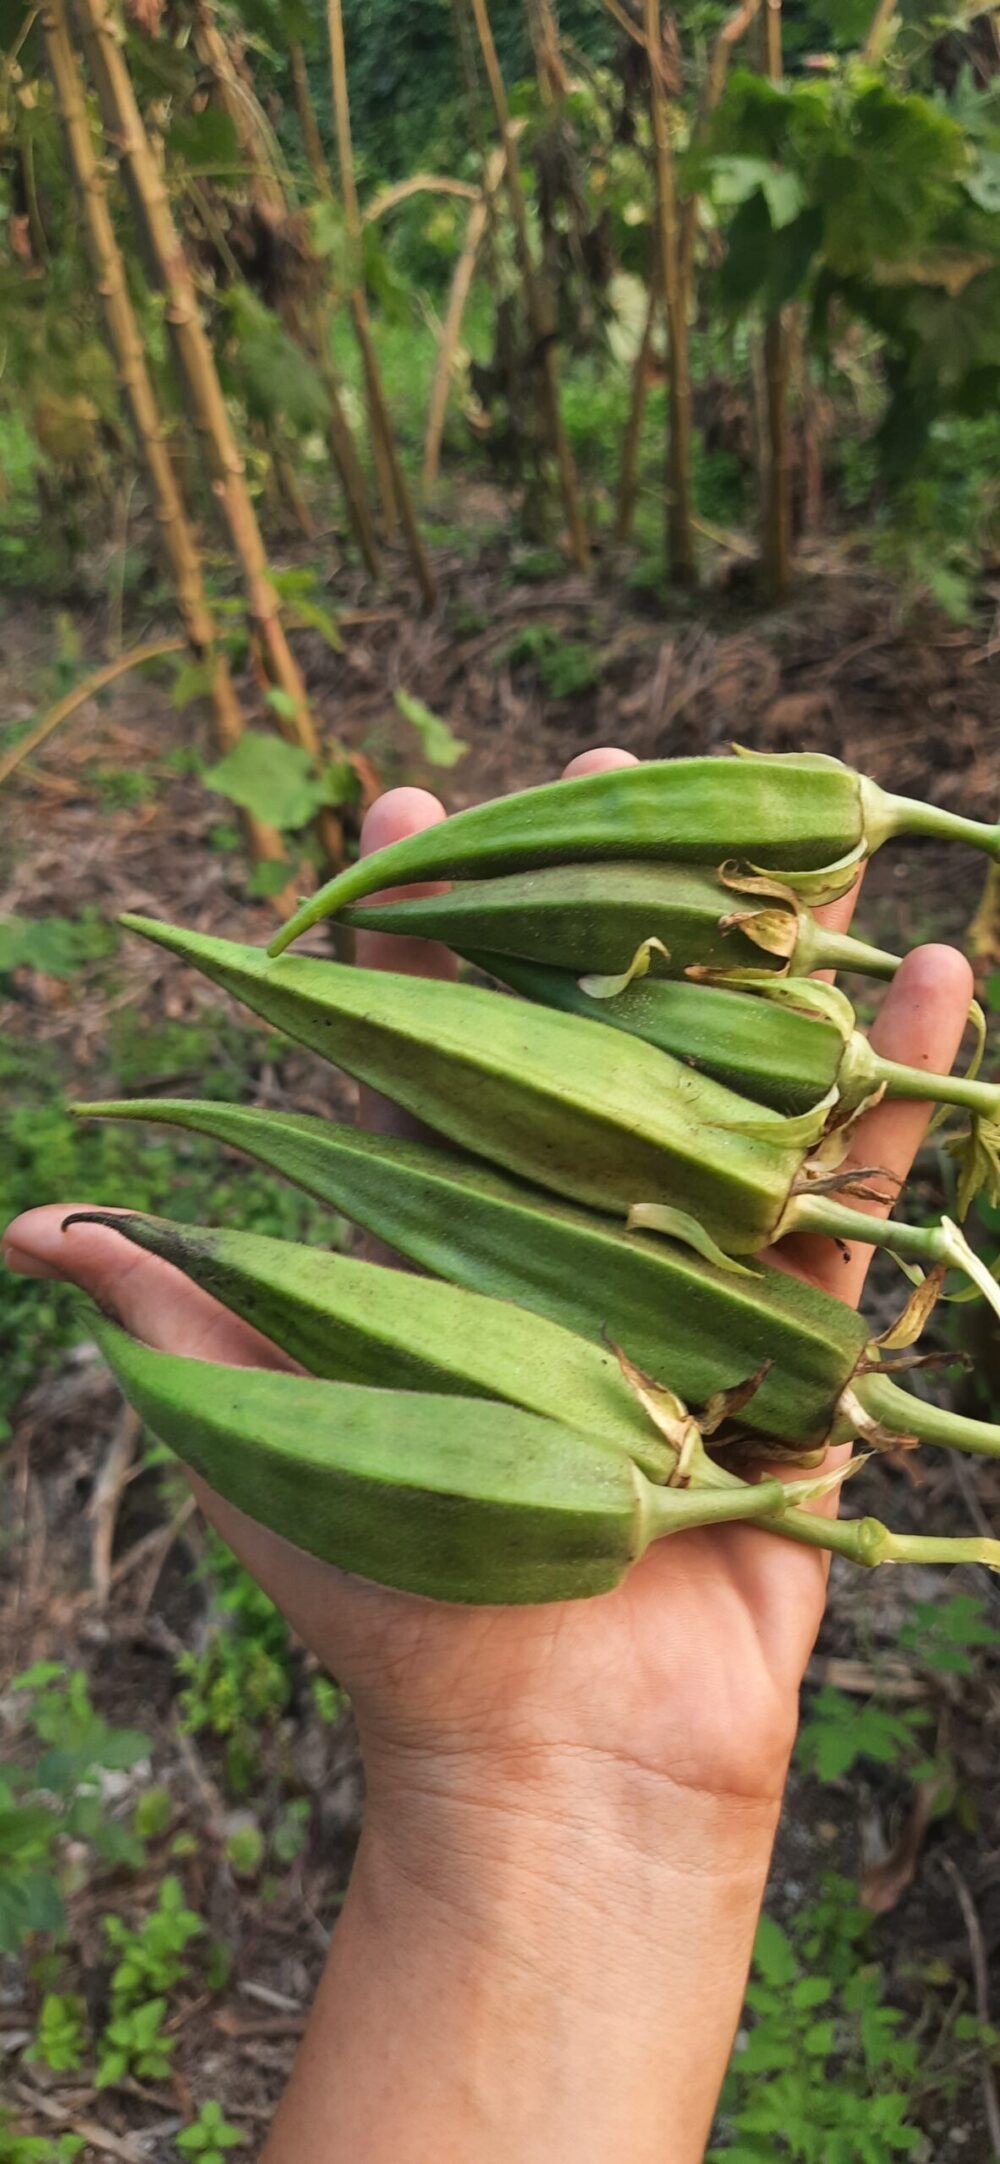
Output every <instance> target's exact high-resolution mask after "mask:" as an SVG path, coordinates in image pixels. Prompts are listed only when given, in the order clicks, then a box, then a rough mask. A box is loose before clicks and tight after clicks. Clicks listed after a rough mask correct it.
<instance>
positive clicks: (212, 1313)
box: [3, 1202, 295, 1368]
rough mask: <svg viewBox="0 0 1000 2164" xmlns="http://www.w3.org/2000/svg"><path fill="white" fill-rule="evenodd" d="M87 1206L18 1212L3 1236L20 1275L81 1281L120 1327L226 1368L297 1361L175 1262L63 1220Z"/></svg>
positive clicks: (161, 1348)
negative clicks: (194, 1283) (223, 1304)
mask: <svg viewBox="0 0 1000 2164" xmlns="http://www.w3.org/2000/svg"><path fill="white" fill-rule="evenodd" d="M92 1208H93V1204H92V1203H86V1202H80V1203H77V1204H76V1205H75V1206H74V1205H73V1204H72V1203H65V1202H63V1203H57V1202H50V1203H46V1204H45V1205H44V1206H43V1207H42V1208H41V1209H37V1210H26V1211H25V1212H24V1215H23V1216H21V1217H15V1218H14V1220H13V1222H12V1223H11V1224H10V1225H8V1227H7V1230H6V1232H5V1233H4V1236H3V1258H4V1261H5V1262H6V1264H7V1267H8V1269H10V1270H15V1271H16V1272H17V1273H18V1275H19V1276H21V1277H41V1278H56V1279H62V1280H63V1281H64V1282H66V1283H68V1284H71V1285H78V1286H79V1287H80V1290H81V1292H87V1293H89V1294H90V1296H91V1299H93V1300H96V1301H97V1304H98V1306H99V1307H101V1308H103V1309H104V1311H105V1313H106V1314H109V1315H113V1316H114V1317H115V1319H116V1321H118V1322H120V1323H121V1325H122V1328H123V1329H125V1330H128V1331H129V1332H130V1333H131V1334H132V1335H133V1336H134V1337H138V1338H141V1339H142V1341H143V1343H144V1344H145V1345H152V1346H154V1347H155V1349H156V1350H157V1351H158V1352H179V1353H185V1354H187V1355H188V1357H189V1358H191V1359H193V1360H220V1361H222V1362H223V1363H224V1364H225V1365H226V1366H227V1367H268V1368H294V1367H295V1362H294V1361H292V1360H289V1359H288V1357H287V1355H286V1354H284V1353H282V1352H280V1351H279V1349H278V1347H277V1346H276V1345H272V1344H271V1341H270V1339H269V1338H266V1337H264V1336H262V1334H261V1332H260V1331H259V1330H255V1329H253V1327H252V1325H251V1324H250V1323H246V1322H242V1321H241V1320H240V1318H239V1316H238V1315H232V1314H230V1312H229V1309H228V1308H225V1307H223V1306H222V1305H221V1303H220V1302H219V1301H218V1300H214V1299H213V1298H212V1296H211V1294H210V1293H207V1292H203V1291H202V1288H201V1286H200V1285H193V1284H192V1283H191V1281H190V1279H189V1278H187V1277H185V1275H184V1273H183V1271H182V1270H178V1269H176V1268H175V1266H174V1264H173V1263H172V1262H164V1261H163V1260H162V1259H161V1257H160V1256H159V1255H149V1254H147V1253H146V1251H145V1249H144V1248H141V1247H135V1246H133V1244H132V1242H131V1240H124V1239H122V1237H121V1236H120V1234H118V1233H116V1232H112V1231H111V1229H110V1227H109V1226H107V1225H84V1224H76V1225H67V1224H66V1219H67V1217H71V1216H73V1215H74V1214H75V1209H80V1210H86V1209H92ZM126 1214H127V1213H126V1212H125V1211H122V1212H121V1215H122V1216H125V1215H126Z"/></svg>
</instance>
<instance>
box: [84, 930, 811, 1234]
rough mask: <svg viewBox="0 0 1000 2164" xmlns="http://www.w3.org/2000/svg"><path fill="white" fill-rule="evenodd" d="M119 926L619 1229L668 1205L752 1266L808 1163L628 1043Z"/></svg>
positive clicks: (491, 996)
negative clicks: (631, 1214) (622, 1220)
mask: <svg viewBox="0 0 1000 2164" xmlns="http://www.w3.org/2000/svg"><path fill="white" fill-rule="evenodd" d="M121 921H122V923H123V924H124V925H125V926H126V927H127V928H129V929H131V930H133V931H138V932H142V933H144V934H145V936H146V937H148V938H150V939H153V940H156V941H157V942H158V943H159V944H161V945H163V946H165V947H167V948H169V949H170V950H171V951H172V952H174V953H176V954H180V955H182V956H183V957H184V959H185V960H187V961H189V962H192V963H193V964H194V965H195V966H196V967H197V968H199V969H201V970H203V971H204V972H205V974H206V975H207V976H209V977H211V978H213V980H214V981H215V982H216V983H218V984H221V985H224V986H225V987H226V989H227V990H229V991H231V992H233V993H235V995H236V997H237V998H238V999H242V1000H244V1001H245V1002H246V1004H247V1005H248V1006H250V1007H252V1008H253V1009H254V1011H255V1013H257V1014H260V1015H262V1016H263V1017H264V1019H265V1020H266V1021H269V1022H272V1023H274V1024H275V1026H276V1027H277V1028H278V1029H281V1030H284V1032H285V1033H286V1035H288V1036H290V1037H294V1038H296V1039H298V1041H299V1042H300V1043H302V1044H306V1045H308V1046H309V1047H310V1048H311V1050H313V1051H315V1052H319V1053H321V1054H322V1056H323V1057H324V1058H325V1059H329V1060H333V1061H334V1062H335V1063H336V1064H338V1065H339V1066H342V1067H345V1068H346V1069H347V1072H348V1074H352V1075H354V1076H355V1077H356V1078H357V1079H358V1080H359V1081H361V1082H365V1083H367V1084H369V1085H370V1086H371V1087H372V1088H373V1089H378V1090H381V1091H383V1092H384V1093H385V1094H386V1095H387V1096H389V1097H391V1098H392V1099H393V1101H394V1102H395V1103H396V1104H399V1105H401V1106H402V1107H403V1108H404V1110H406V1111H407V1112H411V1113H412V1114H413V1115H414V1116H415V1117H416V1118H417V1119H420V1120H423V1121H425V1122H426V1123H427V1125H428V1126H430V1127H433V1128H435V1129H436V1130H437V1131H438V1132H439V1133H441V1134H443V1135H445V1136H446V1137H447V1139H448V1140H449V1141H450V1142H453V1143H457V1144H458V1145H459V1147H460V1148H462V1149H467V1150H470V1151H472V1152H473V1154H474V1155H477V1156H480V1157H487V1158H489V1159H490V1160H491V1161H492V1162H494V1163H496V1164H498V1165H502V1166H503V1167H504V1168H505V1169H506V1170H508V1171H510V1172H513V1173H515V1174H516V1175H517V1176H518V1177H519V1178H525V1179H531V1180H535V1181H537V1182H538V1184H539V1185H540V1186H543V1187H546V1188H549V1189H551V1190H553V1191H554V1192H555V1193H557V1194H560V1195H564V1196H566V1197H568V1198H569V1199H570V1200H571V1201H575V1202H583V1203H585V1204H587V1205H589V1206H591V1207H593V1208H596V1209H603V1210H608V1211H610V1212H612V1213H617V1214H620V1215H624V1214H625V1213H627V1211H628V1210H629V1209H630V1208H631V1207H632V1205H633V1204H635V1203H638V1202H650V1203H657V1204H660V1205H666V1206H669V1207H672V1206H673V1205H674V1204H675V1203H676V1205H677V1206H678V1207H679V1208H680V1209H681V1210H683V1211H684V1212H685V1213H686V1214H688V1215H690V1216H691V1217H693V1218H696V1219H697V1220H698V1221H699V1223H701V1224H702V1225H703V1226H704V1228H705V1230H706V1232H707V1233H708V1235H709V1237H710V1238H711V1239H712V1240H714V1241H716V1242H717V1243H718V1244H719V1246H720V1248H722V1249H723V1250H724V1251H725V1252H727V1253H728V1252H729V1251H730V1247H731V1246H734V1252H735V1251H736V1249H738V1250H739V1252H741V1253H747V1254H750V1253H756V1252H757V1250H758V1249H759V1248H761V1247H764V1246H766V1244H767V1242H768V1240H769V1239H770V1238H771V1235H772V1232H773V1230H774V1227H775V1226H776V1224H777V1223H778V1222H779V1220H780V1218H781V1215H782V1212H783V1210H784V1209H785V1206H786V1203H787V1200H788V1196H789V1192H790V1189H791V1186H792V1182H793V1180H794V1179H795V1176H796V1174H797V1173H798V1171H799V1169H800V1166H801V1163H802V1155H803V1153H802V1150H801V1148H800V1147H799V1146H797V1145H791V1144H788V1143H785V1142H784V1141H783V1139H782V1123H781V1120H780V1118H779V1116H778V1115H777V1114H775V1115H774V1119H773V1125H774V1134H775V1139H774V1142H773V1143H772V1142H771V1141H767V1142H765V1141H762V1140H760V1139H759V1138H758V1137H757V1136H756V1135H755V1136H746V1135H742V1134H739V1133H736V1132H734V1131H733V1130H734V1128H735V1127H736V1126H738V1124H739V1122H740V1120H741V1119H745V1117H746V1107H745V1105H744V1104H743V1101H742V1100H741V1099H740V1098H737V1097H736V1096H734V1095H733V1093H732V1092H731V1091H729V1090H725V1089H723V1088H722V1087H721V1085H720V1084H718V1083H715V1082H711V1081H709V1080H708V1078H707V1077H705V1076H702V1075H695V1074H693V1073H692V1072H691V1070H690V1069H689V1068H687V1067H683V1066H681V1065H680V1064H679V1063H678V1062H677V1061H674V1060H671V1059H670V1058H669V1056H668V1055H667V1054H666V1053H665V1052H659V1051H657V1050H656V1049H655V1048H654V1047H653V1046H652V1045H646V1044H643V1043H641V1042H640V1041H639V1039H638V1038H633V1037H627V1036H624V1035H622V1034H621V1033H620V1032H618V1031H615V1030H607V1029H599V1028H597V1027H595V1026H592V1025H591V1024H590V1023H587V1022H582V1021H580V1020H579V1019H578V1018H577V1017H576V1016H575V1015H564V1014H555V1013H550V1012H548V1011H547V1010H546V1009H544V1008H540V1007H529V1006H527V1005H525V1004H524V1003H523V1002H521V1001H515V1000H509V999H503V998H501V997H500V996H499V994H497V993H496V992H485V991H478V990H476V989H475V988H474V987H473V986H471V985H462V984H450V983H445V982H442V981H441V980H437V979H431V978H414V977H397V976H392V975H390V974H389V973H388V972H386V971H381V970H365V969H348V968H345V967H342V966H338V965H331V964H328V963H325V962H318V961H314V960H312V959H310V958H308V957H302V956H298V955H291V956H287V957H286V958H285V960H284V961H282V962H281V963H280V964H278V965H277V966H276V965H275V964H273V963H271V962H269V961H268V960H267V958H266V956H265V955H263V954H262V953H261V951H260V949H259V948H257V947H244V946H240V945H237V944H236V943H235V942H233V941H230V940H224V939H213V938H210V937H209V936H207V935H205V934H202V933H195V932H184V931H179V930H178V929H176V928H175V927H174V926H172V925H165V924H158V923H154V922H151V921H149V920H148V919H146V918H141V917H130V916H127V917H123V918H122V920H121ZM764 1117H765V1118H767V1115H766V1114H765V1115H764ZM727 1123H729V1124H728V1125H727ZM709 1129H711V1130H712V1131H713V1132H712V1146H711V1149H707V1148H706V1134H707V1131H708V1130H709ZM734 1243H735V1245H734Z"/></svg>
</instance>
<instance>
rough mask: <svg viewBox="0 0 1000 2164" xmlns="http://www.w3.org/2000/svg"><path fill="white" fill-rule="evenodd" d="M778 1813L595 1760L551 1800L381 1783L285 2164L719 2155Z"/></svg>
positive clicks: (553, 1781)
mask: <svg viewBox="0 0 1000 2164" xmlns="http://www.w3.org/2000/svg"><path fill="white" fill-rule="evenodd" d="M444 1790H447V1793H446V1794H445V1793H443V1791H444ZM776 1818H777V1804H776V1803H775V1802H774V1801H773V1800H772V1799H767V1800H758V1799H754V1800H747V1799H746V1798H732V1797H701V1796H698V1795H697V1794H693V1793H692V1792H690V1791H685V1790H682V1789H678V1788H677V1787H676V1786H675V1785H674V1784H672V1783H667V1782H664V1780H663V1779H662V1777H661V1776H659V1775H651V1774H647V1773H645V1772H643V1771H642V1770H641V1769H635V1768H629V1769H627V1770H623V1769H621V1768H615V1767H610V1768H607V1767H594V1766H591V1765H587V1766H581V1765H580V1764H579V1762H577V1761H576V1760H575V1759H574V1761H573V1762H572V1763H569V1762H568V1763H566V1764H564V1765H561V1766H560V1768H559V1771H558V1776H557V1775H556V1774H555V1773H554V1771H553V1768H552V1766H551V1764H550V1765H549V1767H548V1770H547V1776H546V1801H545V1805H544V1808H542V1807H541V1806H540V1802H539V1798H538V1797H537V1796H536V1795H535V1794H534V1793H532V1785H531V1783H530V1781H529V1783H528V1784H526V1787H525V1786H524V1785H522V1786H519V1785H518V1784H516V1783H515V1784H511V1783H509V1782H507V1781H505V1782H504V1783H502V1784H500V1783H497V1784H495V1785H494V1787H493V1789H492V1790H491V1792H490V1793H489V1794H485V1793H482V1792H480V1787H479V1783H478V1782H477V1781H473V1780H472V1779H471V1778H470V1777H468V1776H467V1774H466V1771H465V1769H462V1771H461V1772H457V1771H456V1769H455V1768H454V1767H452V1768H450V1769H449V1778H448V1779H447V1781H441V1780H439V1779H428V1778H425V1777H423V1775H421V1777H419V1778H417V1779H415V1780H411V1781H410V1782H409V1783H408V1785H407V1787H406V1789H405V1790H403V1789H401V1788H399V1787H395V1786H394V1785H392V1784H387V1785H383V1786H382V1787H381V1788H380V1784H379V1780H378V1778H377V1777H376V1780H375V1784H374V1793H373V1794H372V1795H371V1797H370V1804H369V1810H368V1813H367V1816H366V1821H365V1830H364V1835H363V1837H362V1842H361V1847H360V1849H359V1853H358V1858H357V1863H356V1866H355V1871H354V1876H353V1878H352V1881H351V1886H350V1889H349V1893H348V1897H347V1902H346V1905H345V1909H344V1912H343V1915H342V1917H341V1920H340V1922H339V1924H338V1927H337V1930H336V1932H335V1934H334V1941H333V1947H332V1952H331V1959H330V1964H329V1967H328V1970H327V1974H326V1976H325V1978H324V1982H323V1986H322V1989H321V1992H320V1997H319V2000H318V2001H317V2006H316V2009H315V2012H314V2016H313V2021H312V2023H311V2026H310V2032H309V2036H308V2037H307V2040H306V2045H305V2046H304V2049H303V2054H302V2058H301V2061H300V2065H299V2068H298V2070H297V2074H296V2078H295V2080H294V2081H293V2084H292V2088H291V2090H290V2092H289V2096H288V2098H287V2100H286V2104H285V2107H284V2108H283V2111H282V2113H281V2115H280V2117H279V2122H278V2124H277V2126H276V2129H275V2135H274V2138H273V2144H272V2145H271V2146H269V2148H268V2151H267V2160H268V2164H293V2160H297V2159H298V2158H300V2157H301V2156H303V2155H309V2156H311V2157H313V2158H315V2159H316V2160H317V2164H318V2160H320V2159H324V2160H325V2159H326V2158H329V2159H330V2160H331V2164H340V2159H341V2158H342V2157H343V2158H347V2157H350V2158H351V2164H381V2160H382V2159H383V2158H384V2157H386V2156H392V2157H393V2158H394V2160H395V2164H423V2160H424V2159H425V2158H426V2157H427V2156H428V2155H434V2156H435V2158H437V2159H439V2160H440V2164H509V2159H510V2158H511V2157H513V2156H516V2157H517V2159H518V2164H570V2160H571V2159H572V2164H607V2160H608V2159H609V2158H610V2157H614V2158H615V2159H620V2164H663V2159H664V2158H669V2159H670V2164H700V2160H701V2158H702V2157H703V2155H704V2150H705V2145H706V2142H707V2139H708V2134H709V2130H710V2126H711V2121H712V2116H713V2112H714V2109H715V2103H716V2099H717V2096H718V2092H719V2089H720V2087H721V2084H722V2080H723V2076H724V2074H725V2069H726V2065H727V2062H728V2058H729V2053H730V2050H731V2046H732V2039H733V2035H734V2033H735V2029H736V2024H737V2021H738V2019H739V2013H740V2008H741V2006H742V2001H743V1991H744V1986H745V1981H746V1972H747V1968H748V1965H749V1959H750V1951H751V1947H752V1943H753V1933H754V1929H755V1925H756V1919H757V1914H758V1911H759V1906H760V1901H761V1897H762V1894H763V1888H764V1882H765V1878H766V1874H767V1866H768V1860H769V1856H770V1850H771V1842H772V1839H773V1834H774V1827H775V1823H776ZM331 2126H335V2127H336V2128H337V2137H336V2140H335V2141H334V2142H333V2143H332V2144H330V2145H328V2146H325V2145H324V2144H325V2142H328V2130H329V2128H330V2127H331Z"/></svg>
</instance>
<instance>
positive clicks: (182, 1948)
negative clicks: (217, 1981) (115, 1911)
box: [104, 1874, 205, 2014]
mask: <svg viewBox="0 0 1000 2164" xmlns="http://www.w3.org/2000/svg"><path fill="white" fill-rule="evenodd" d="M204 1929H205V1926H204V1924H203V1923H202V1921H201V1919H200V1917H198V1916H196V1915H195V1913H194V1910H193V1909H189V1908H186V1907H185V1904H184V1894H183V1890H182V1888H181V1883H180V1880H179V1879H177V1878H174V1877H173V1875H172V1874H169V1875H168V1876H167V1877H166V1878H165V1879H164V1880H163V1881H162V1883H161V1885H160V1890H159V1895H158V1898H157V1904H156V1907H155V1909H154V1910H153V1911H152V1913H151V1914H150V1915H149V1916H147V1917H146V1918H145V1919H144V1921H143V1922H142V1923H141V1924H140V1926H139V1928H138V1930H137V1931H132V1930H130V1928H129V1926H128V1925H127V1924H124V1923H123V1922H122V1920H121V1917H120V1916H105V1918H104V1937H105V1941H106V1944H107V1947H108V1950H109V1952H110V1953H111V1954H113V1955H115V1956H116V1959H115V1965H114V1968H113V1969H112V1972H111V1984H110V1989H111V2006H112V2011H113V2013H115V2014H123V2013H129V2012H131V2011H132V2009H133V2008H134V2007H136V2006H141V2005H142V2004H143V2003H144V2002H145V2001H146V2000H147V1999H149V1998H151V1997H153V1996H157V1995H159V1996H162V1997H164V1998H165V1997H166V1996H167V1994H168V1993H169V1992H171V1991H172V1990H173V1989H174V1987H175V1985H177V1984H179V1983H182V1982H184V1980H185V1979H186V1978H187V1976H188V1975H189V1974H190V1964H189V1962H188V1961H187V1959H186V1953H187V1948H188V1946H189V1945H190V1943H191V1941H192V1939H196V1938H200V1937H201V1935H202V1933H203V1932H204Z"/></svg>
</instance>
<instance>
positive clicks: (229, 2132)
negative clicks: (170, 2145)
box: [175, 2102, 246, 2164]
mask: <svg viewBox="0 0 1000 2164" xmlns="http://www.w3.org/2000/svg"><path fill="white" fill-rule="evenodd" d="M175 2139H176V2143H177V2147H178V2149H179V2150H180V2153H181V2155H182V2156H184V2157H197V2158H198V2159H199V2164H223V2157H224V2155H225V2153H226V2151H227V2150H230V2149H237V2148H239V2146H240V2144H241V2143H242V2142H245V2140H246V2135H245V2134H241V2133H240V2131H239V2128H238V2127H235V2126H230V2125H229V2123H228V2121H227V2119H226V2118H225V2117H224V2115H223V2111H222V2106H221V2104H216V2103H214V2102H209V2103H207V2104H203V2105H202V2107H201V2110H200V2112H199V2113H198V2117H197V2119H195V2120H193V2121H192V2123H191V2125H190V2126H187V2127H185V2128H184V2131H183V2133H181V2134H178V2135H177V2136H176V2137H175Z"/></svg>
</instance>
